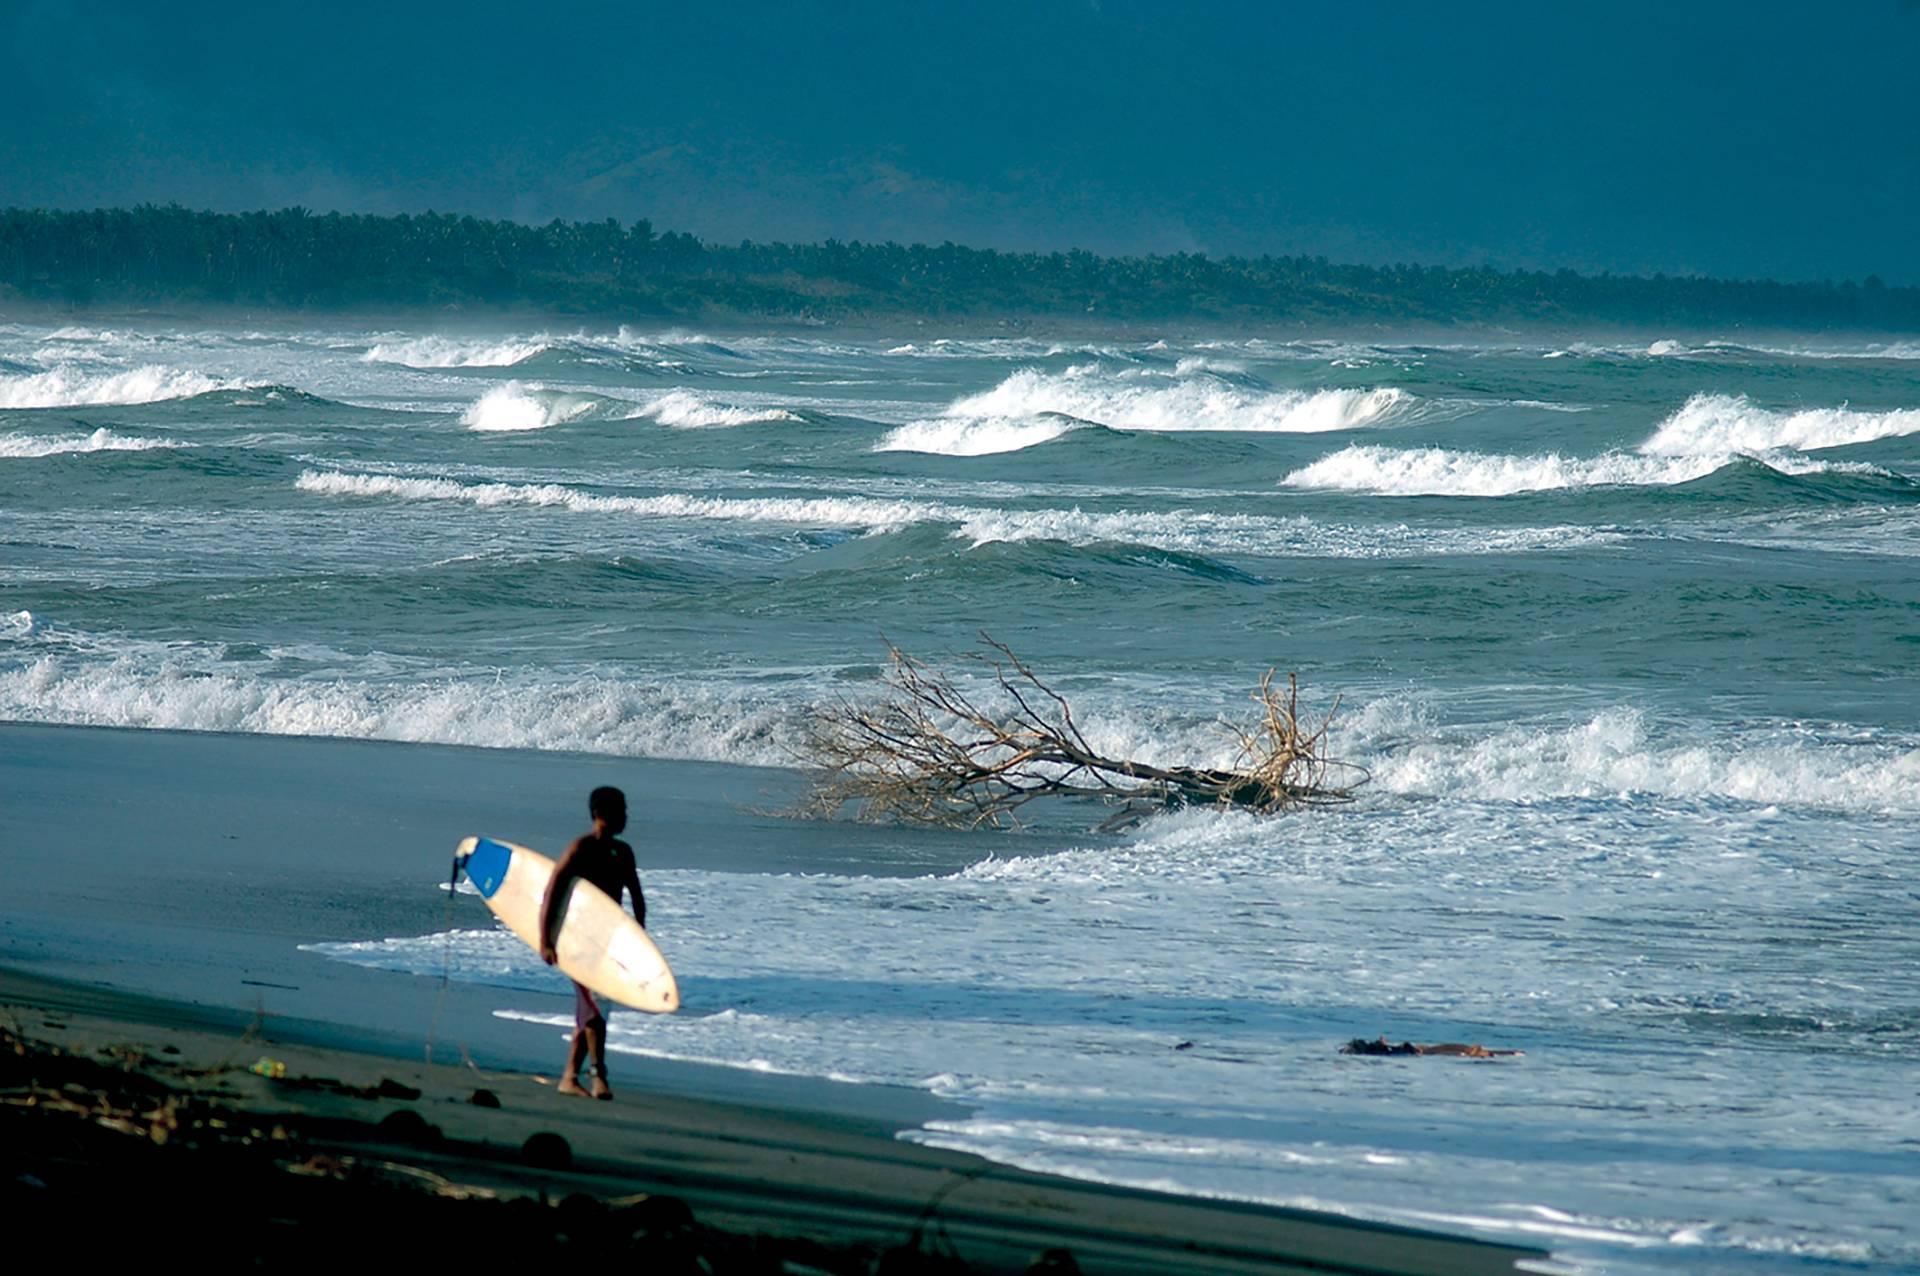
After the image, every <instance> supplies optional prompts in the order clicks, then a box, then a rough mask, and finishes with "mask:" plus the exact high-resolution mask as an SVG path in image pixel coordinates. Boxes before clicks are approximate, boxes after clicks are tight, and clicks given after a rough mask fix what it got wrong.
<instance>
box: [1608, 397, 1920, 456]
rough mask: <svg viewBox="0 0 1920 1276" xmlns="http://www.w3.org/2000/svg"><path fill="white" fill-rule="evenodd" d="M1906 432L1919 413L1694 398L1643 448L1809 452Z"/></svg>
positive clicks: (1916, 427) (1916, 425) (1913, 430)
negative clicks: (1790, 408)
mask: <svg viewBox="0 0 1920 1276" xmlns="http://www.w3.org/2000/svg"><path fill="white" fill-rule="evenodd" d="M1906 434H1920V410H1914V409H1907V410H1904V411H1893V412H1859V411H1855V410H1853V409H1851V408H1807V409H1803V410H1801V411H1798V412H1774V411H1770V410H1768V409H1766V408H1762V407H1757V406H1755V405H1754V404H1753V403H1752V402H1750V401H1749V400H1748V399H1747V398H1746V397H1745V396H1744V395H1724V394H1696V395H1694V396H1693V397H1692V398H1691V399H1688V400H1687V402H1686V404H1685V405H1684V406H1682V407H1681V409H1680V410H1679V411H1678V412H1676V413H1674V414H1673V415H1672V416H1670V417H1668V418H1667V419H1666V420H1665V421H1663V422H1661V423H1660V426H1659V428H1658V429H1656V430H1655V431H1654V432H1653V437H1652V438H1649V439H1648V440H1647V441H1646V442H1645V443H1642V444H1641V445H1640V449H1639V450H1640V451H1641V453H1642V454H1644V455H1647V456H1702V455H1722V456H1724V455H1728V454H1731V453H1749V454H1752V453H1760V452H1771V451H1775V450H1779V449H1792V450H1793V451H1796V452H1811V451H1816V450H1818V449H1821V448H1830V447H1845V446H1847V445H1849V444H1853V443H1870V442H1872V441H1873V440H1875V439H1887V438H1895V437H1898V436H1900V435H1906Z"/></svg>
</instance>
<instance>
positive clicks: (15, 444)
mask: <svg viewBox="0 0 1920 1276" xmlns="http://www.w3.org/2000/svg"><path fill="white" fill-rule="evenodd" d="M191 446H192V444H189V443H181V442H179V441H178V440H175V439H155V438H143V437H140V436H137V435H129V434H115V433H114V432H113V431H112V430H108V429H105V428H102V429H98V430H95V431H94V432H93V433H91V434H81V435H31V434H0V457H8V458H12V459H16V460H19V459H27V458H34V457H43V456H64V455H67V454H70V453H77V452H145V451H148V450H150V449H152V448H177V447H191Z"/></svg>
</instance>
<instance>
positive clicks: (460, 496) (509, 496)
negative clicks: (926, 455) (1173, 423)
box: [295, 470, 939, 529]
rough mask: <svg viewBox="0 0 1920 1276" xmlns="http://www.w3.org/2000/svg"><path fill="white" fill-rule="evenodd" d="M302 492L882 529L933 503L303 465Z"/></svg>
mask: <svg viewBox="0 0 1920 1276" xmlns="http://www.w3.org/2000/svg"><path fill="white" fill-rule="evenodd" d="M295 486H296V487H298V488H299V489H300V490H301V491H303V492H313V493H315V494H317V495H323V496H363V497H366V496H373V497H380V496H384V497H395V498H399V499H402V500H414V501H461V502H464V503H466V504H469V505H477V506H482V507H490V506H511V505H524V506H529V507H535V508H541V507H547V508H553V507H558V508H562V509H569V510H574V511H578V512H581V513H600V514H636V515H641V516H646V517H654V518H698V519H732V520H737V521H742V522H777V523H791V524H795V525H797V526H803V527H859V528H869V529H887V528H895V527H905V526H907V525H909V524H912V523H918V522H925V521H927V520H928V515H929V510H937V509H938V508H939V507H932V506H928V505H925V504H922V503H919V502H915V501H886V500H874V499H870V498H866V497H857V496H849V497H787V496H768V497H720V496H688V495H684V494H681V493H677V492H676V493H668V494H665V495H661V496H597V495H595V494H593V493H591V492H582V491H580V490H578V489H577V488H571V487H564V486H562V485H560V484H557V483H457V482H454V481H453V480H452V479H421V478H396V477H393V476H391V475H386V474H341V473H337V472H333V471H318V470H307V471H305V472H303V473H302V474H301V475H300V477H299V478H298V479H296V480H295Z"/></svg>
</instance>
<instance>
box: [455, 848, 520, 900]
mask: <svg viewBox="0 0 1920 1276" xmlns="http://www.w3.org/2000/svg"><path fill="white" fill-rule="evenodd" d="M512 863H513V852H512V851H511V850H509V849H508V848H507V847H504V846H502V845H500V843H498V842H496V841H494V840H493V839H491V838H486V837H482V838H477V839H475V842H474V847H473V854H471V855H469V856H467V862H466V863H465V864H463V865H461V867H462V868H464V869H465V870H466V873H467V880H468V881H470V882H472V883H473V885H474V889H476V890H478V891H479V892H480V894H481V895H482V896H484V897H485V898H487V899H492V898H493V893H494V892H495V891H497V890H499V889H500V883H502V882H504V881H506V880H507V869H508V868H509V867H510V866H511V865H512Z"/></svg>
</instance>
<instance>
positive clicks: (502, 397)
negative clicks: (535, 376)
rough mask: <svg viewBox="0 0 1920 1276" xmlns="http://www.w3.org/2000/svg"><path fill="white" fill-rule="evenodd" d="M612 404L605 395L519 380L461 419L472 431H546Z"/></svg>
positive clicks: (489, 395)
mask: <svg viewBox="0 0 1920 1276" xmlns="http://www.w3.org/2000/svg"><path fill="white" fill-rule="evenodd" d="M609 402H610V400H608V399H607V398H606V397H605V396H604V395H598V394H582V393H578V392H575V391H570V390H547V389H542V388H541V387H539V386H526V385H522V384H521V383H520V382H518V381H509V382H507V383H506V384H505V385H502V386H499V387H497V388H495V389H492V390H489V391H487V393H486V394H484V395H482V396H481V398H480V400H479V402H477V403H475V404H474V405H473V406H472V407H470V408H468V409H467V410H466V411H465V412H464V413H462V414H461V416H460V423H461V424H462V425H465V426H466V427H467V428H468V429H471V430H481V431H489V432H492V431H500V432H508V431H518V430H544V429H546V428H547V427H548V426H552V425H564V424H566V423H567V422H569V421H578V420H580V419H582V418H583V417H587V416H592V415H595V414H597V413H600V412H602V411H603V410H604V409H605V407H606V405H607V404H608V403H609Z"/></svg>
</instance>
